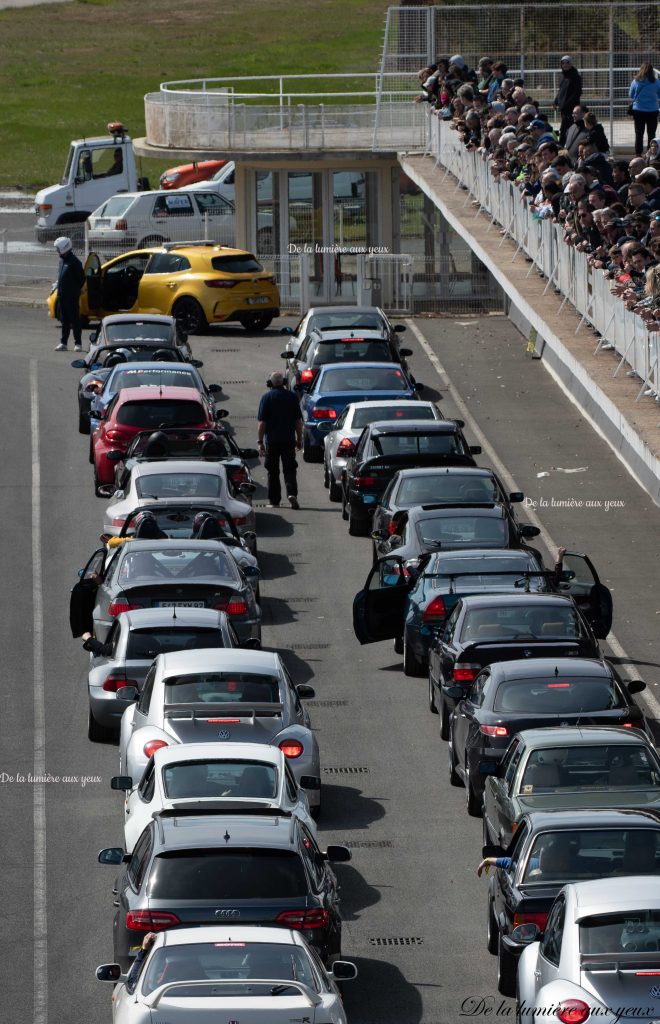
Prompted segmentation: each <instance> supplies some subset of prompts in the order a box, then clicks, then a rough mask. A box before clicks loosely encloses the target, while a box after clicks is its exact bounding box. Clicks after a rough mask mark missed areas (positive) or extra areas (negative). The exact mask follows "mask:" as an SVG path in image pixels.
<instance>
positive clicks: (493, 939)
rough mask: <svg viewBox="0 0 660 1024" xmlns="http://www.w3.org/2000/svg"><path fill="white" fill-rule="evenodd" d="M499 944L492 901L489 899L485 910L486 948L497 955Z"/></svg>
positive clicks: (498, 931)
mask: <svg viewBox="0 0 660 1024" xmlns="http://www.w3.org/2000/svg"><path fill="white" fill-rule="evenodd" d="M499 944H500V930H499V928H498V927H497V921H496V920H495V911H494V910H493V901H492V900H490V899H489V900H488V907H487V910H486V949H487V950H488V952H489V953H491V954H492V955H493V956H497V953H498V949H499Z"/></svg>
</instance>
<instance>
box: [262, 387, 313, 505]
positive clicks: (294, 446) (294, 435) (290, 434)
mask: <svg viewBox="0 0 660 1024" xmlns="http://www.w3.org/2000/svg"><path fill="white" fill-rule="evenodd" d="M268 384H269V390H268V391H267V392H266V393H265V394H264V395H262V396H261V401H260V402H259V411H258V413H257V420H258V421H259V422H258V428H257V442H258V446H259V454H260V455H263V456H265V458H264V465H265V467H266V472H267V473H268V502H269V504H270V505H271V507H272V508H278V507H279V504H280V501H281V500H282V487H281V483H280V460H281V462H282V475H283V476H284V484H285V486H286V492H287V497H288V499H289V504H290V505H291V508H294V509H297V508H300V506H299V504H298V479H297V476H296V470H297V468H298V463H297V462H296V450H298V451H300V449H301V448H302V414H301V412H300V402H299V401H298V396H297V395H296V394H295V393H294V392H293V391H289V389H288V388H287V387H285V384H284V376H283V375H282V373H281V372H280V371H279V370H275V372H274V373H271V375H270V380H269V381H268Z"/></svg>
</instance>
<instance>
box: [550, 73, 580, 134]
mask: <svg viewBox="0 0 660 1024" xmlns="http://www.w3.org/2000/svg"><path fill="white" fill-rule="evenodd" d="M560 66H561V74H562V78H561V82H560V83H559V89H558V90H557V95H556V96H555V98H554V102H553V104H552V105H553V107H554V108H555V110H558V111H559V113H560V114H561V124H560V126H559V145H560V146H564V145H566V136H567V135H568V130H569V128H570V127H571V125H572V123H573V108H574V107H575V106H577V104H578V103H579V102H580V98H581V96H582V76H581V75H580V74H579V73H578V70H577V68H576V67H573V61H572V59H571V58H570V57H569V56H565V57H562V59H561V61H560ZM566 148H568V146H566Z"/></svg>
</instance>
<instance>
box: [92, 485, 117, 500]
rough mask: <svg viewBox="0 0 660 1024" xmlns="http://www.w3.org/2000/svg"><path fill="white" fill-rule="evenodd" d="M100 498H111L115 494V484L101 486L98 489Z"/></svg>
mask: <svg viewBox="0 0 660 1024" xmlns="http://www.w3.org/2000/svg"><path fill="white" fill-rule="evenodd" d="M96 493H97V494H98V496H99V498H111V497H112V496H113V494H114V493H115V485H114V484H100V485H99V487H97V489H96Z"/></svg>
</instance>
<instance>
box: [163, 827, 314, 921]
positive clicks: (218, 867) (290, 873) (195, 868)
mask: <svg viewBox="0 0 660 1024" xmlns="http://www.w3.org/2000/svg"><path fill="white" fill-rule="evenodd" d="M221 834H222V830H220V831H219V832H218V839H217V840H216V842H221V841H222V840H221V838H220V837H221ZM209 835H210V833H209ZM209 841H210V840H209ZM307 893H308V886H307V879H306V876H305V870H304V868H303V865H302V861H301V859H300V857H299V856H298V854H296V853H293V852H292V851H289V850H268V849H266V850H264V849H254V848H252V849H245V850H243V849H235V848H232V849H217V850H213V849H211V850H173V851H171V852H170V851H167V852H165V853H161V854H159V855H158V856H157V857H156V858H154V862H153V864H152V867H151V874H150V876H149V883H148V887H147V895H148V897H149V899H154V900H168V902H173V901H174V900H202V901H204V902H205V903H208V902H210V901H216V900H231V904H230V906H234V907H235V906H236V901H237V900H277V899H292V898H294V897H296V896H306V895H307Z"/></svg>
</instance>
